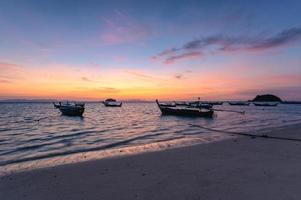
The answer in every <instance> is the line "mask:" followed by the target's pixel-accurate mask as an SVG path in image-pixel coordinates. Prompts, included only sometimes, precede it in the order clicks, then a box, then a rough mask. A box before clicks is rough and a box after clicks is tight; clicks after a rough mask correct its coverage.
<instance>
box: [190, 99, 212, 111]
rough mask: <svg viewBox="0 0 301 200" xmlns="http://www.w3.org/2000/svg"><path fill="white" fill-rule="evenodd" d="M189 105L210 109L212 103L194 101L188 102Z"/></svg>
mask: <svg viewBox="0 0 301 200" xmlns="http://www.w3.org/2000/svg"><path fill="white" fill-rule="evenodd" d="M189 107H192V108H205V109H211V108H212V107H213V105H211V104H207V103H201V102H199V101H196V102H191V103H189Z"/></svg>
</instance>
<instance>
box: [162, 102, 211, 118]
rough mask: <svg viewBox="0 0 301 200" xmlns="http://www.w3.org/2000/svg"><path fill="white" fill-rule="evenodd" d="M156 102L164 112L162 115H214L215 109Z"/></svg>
mask: <svg viewBox="0 0 301 200" xmlns="http://www.w3.org/2000/svg"><path fill="white" fill-rule="evenodd" d="M156 103H157V105H158V107H159V109H160V111H161V113H162V115H178V116H190V117H212V116H213V113H214V111H213V110H208V109H205V110H202V109H200V108H191V107H177V106H174V107H169V106H165V105H161V103H159V101H158V100H156Z"/></svg>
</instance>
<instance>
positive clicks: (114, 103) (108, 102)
mask: <svg viewBox="0 0 301 200" xmlns="http://www.w3.org/2000/svg"><path fill="white" fill-rule="evenodd" d="M103 104H104V105H105V106H107V107H121V106H122V102H118V101H116V99H106V100H105V101H104V102H103Z"/></svg>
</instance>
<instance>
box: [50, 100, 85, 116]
mask: <svg viewBox="0 0 301 200" xmlns="http://www.w3.org/2000/svg"><path fill="white" fill-rule="evenodd" d="M53 105H54V107H55V108H57V109H59V110H60V111H61V113H62V115H67V116H82V115H83V113H84V111H85V104H84V103H75V102H74V103H70V102H67V103H62V102H59V103H58V104H56V103H53Z"/></svg>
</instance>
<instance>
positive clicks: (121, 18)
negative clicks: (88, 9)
mask: <svg viewBox="0 0 301 200" xmlns="http://www.w3.org/2000/svg"><path fill="white" fill-rule="evenodd" d="M103 20H104V22H105V26H106V30H105V31H104V32H103V33H102V34H101V40H102V42H104V43H105V44H108V45H117V44H123V43H131V42H136V41H140V40H143V39H145V38H147V37H148V36H149V35H150V34H151V31H150V29H149V28H148V27H147V26H146V25H144V24H142V23H141V22H139V21H138V20H136V19H134V18H132V17H130V16H129V15H128V14H127V13H123V12H120V11H115V15H114V16H113V17H111V18H104V19H103Z"/></svg>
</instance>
